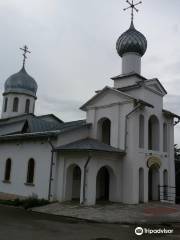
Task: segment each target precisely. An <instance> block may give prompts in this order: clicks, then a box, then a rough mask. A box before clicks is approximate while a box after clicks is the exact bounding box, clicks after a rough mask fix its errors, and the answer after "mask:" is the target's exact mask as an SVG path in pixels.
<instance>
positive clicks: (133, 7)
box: [123, 0, 142, 22]
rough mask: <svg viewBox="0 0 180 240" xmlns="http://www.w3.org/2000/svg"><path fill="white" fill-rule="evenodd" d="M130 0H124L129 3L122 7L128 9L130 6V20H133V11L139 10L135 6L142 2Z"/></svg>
mask: <svg viewBox="0 0 180 240" xmlns="http://www.w3.org/2000/svg"><path fill="white" fill-rule="evenodd" d="M131 1H132V2H130V1H129V0H127V1H126V2H127V3H128V4H129V7H127V8H124V9H123V10H124V11H126V10H128V9H130V8H131V21H132V22H133V20H134V11H136V12H139V10H138V9H137V8H136V6H137V5H139V4H142V1H140V2H138V3H134V0H131Z"/></svg>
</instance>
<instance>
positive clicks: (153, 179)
mask: <svg viewBox="0 0 180 240" xmlns="http://www.w3.org/2000/svg"><path fill="white" fill-rule="evenodd" d="M148 182H149V184H148V185H149V186H148V190H149V201H159V167H158V166H157V165H156V164H154V165H152V166H151V167H150V169H149V176H148Z"/></svg>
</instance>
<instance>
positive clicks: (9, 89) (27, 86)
mask: <svg viewBox="0 0 180 240" xmlns="http://www.w3.org/2000/svg"><path fill="white" fill-rule="evenodd" d="M37 87H38V86H37V83H36V81H35V80H34V79H33V78H32V77H31V76H30V75H29V74H28V73H27V72H26V70H25V67H24V65H23V67H22V69H21V70H20V71H19V72H18V73H15V74H13V75H12V76H10V77H9V78H8V79H7V80H6V82H5V85H4V94H7V93H22V94H27V95H30V96H33V97H36V92H37Z"/></svg>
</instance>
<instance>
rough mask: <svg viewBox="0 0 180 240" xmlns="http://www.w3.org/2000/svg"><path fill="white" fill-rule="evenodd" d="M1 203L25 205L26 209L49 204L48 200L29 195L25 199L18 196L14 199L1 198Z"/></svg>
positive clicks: (17, 205)
mask: <svg viewBox="0 0 180 240" xmlns="http://www.w3.org/2000/svg"><path fill="white" fill-rule="evenodd" d="M0 204H5V205H10V206H16V207H23V208H24V209H28V208H33V207H40V206H44V205H47V204H49V201H48V200H45V199H38V198H37V197H29V198H25V199H19V198H16V199H14V200H0Z"/></svg>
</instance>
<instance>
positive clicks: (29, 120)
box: [0, 114, 89, 137]
mask: <svg viewBox="0 0 180 240" xmlns="http://www.w3.org/2000/svg"><path fill="white" fill-rule="evenodd" d="M84 126H85V127H86V126H89V124H87V123H86V121H85V120H78V121H71V122H63V121H62V120H60V119H58V118H57V117H55V116H54V115H53V114H49V115H43V116H35V115H33V114H25V115H21V116H17V117H13V118H7V119H1V120H0V137H1V136H7V135H8V136H10V135H11V136H14V135H16V134H17V133H18V134H20V135H24V136H27V137H29V136H31V135H33V136H35V135H37V136H39V135H42V134H45V135H48V134H52V133H53V134H56V135H57V134H60V133H62V132H65V131H70V130H73V129H76V128H80V127H84ZM18 137H19V135H18Z"/></svg>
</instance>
